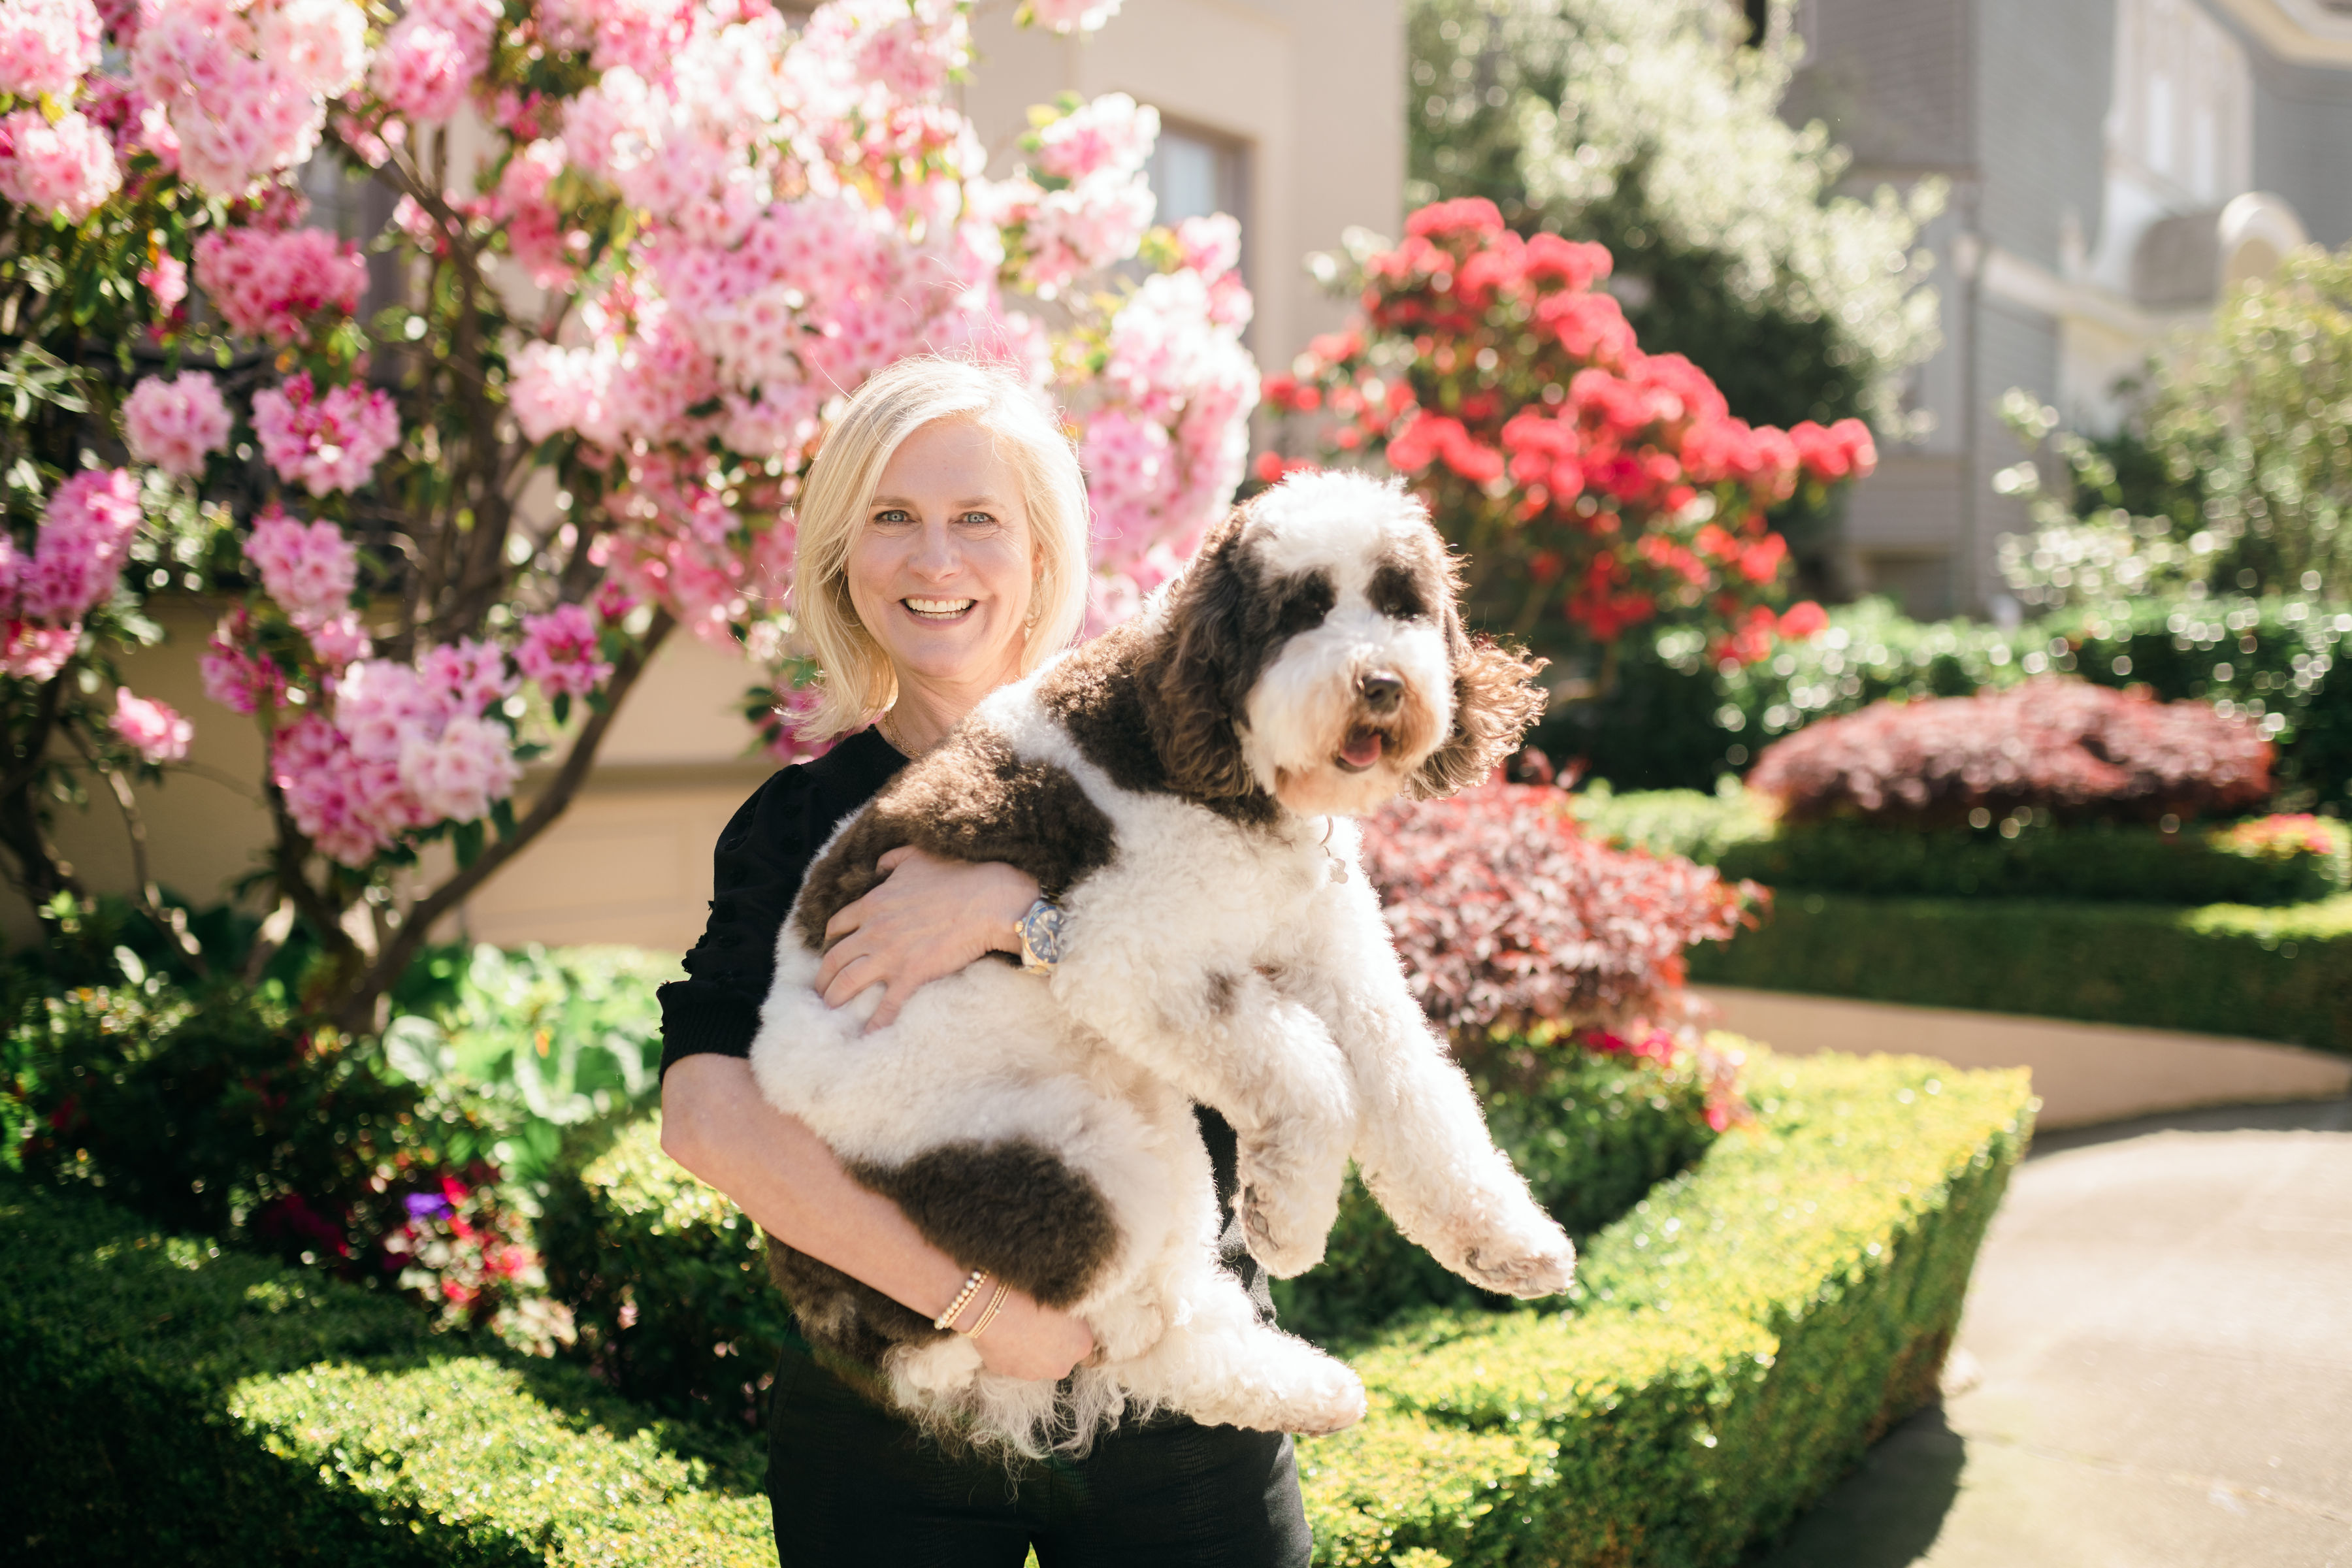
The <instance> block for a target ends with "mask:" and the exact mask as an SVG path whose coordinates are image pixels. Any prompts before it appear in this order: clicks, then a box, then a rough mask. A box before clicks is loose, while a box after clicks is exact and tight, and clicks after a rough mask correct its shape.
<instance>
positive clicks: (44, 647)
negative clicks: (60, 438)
mask: <svg viewBox="0 0 2352 1568" xmlns="http://www.w3.org/2000/svg"><path fill="white" fill-rule="evenodd" d="M139 516H140V513H139V484H138V481H137V480H135V479H132V478H131V475H130V473H129V472H127V471H126V470H124V469H121V468H89V469H85V470H84V471H83V472H81V473H79V474H76V475H74V476H73V477H72V478H71V479H68V480H66V481H65V482H64V483H63V484H61V485H59V486H58V488H57V489H56V491H55V492H54V493H52V494H51V495H50V497H49V500H48V504H47V506H45V507H44V508H43V509H42V511H41V526H40V531H39V532H38V533H37V535H36V537H35V539H34V542H33V553H32V557H31V558H30V559H29V560H28V559H26V557H25V556H24V555H23V554H21V553H20V552H18V551H17V549H16V542H14V541H13V540H11V539H10V538H8V537H7V535H6V534H5V533H0V618H5V623H6V631H5V643H0V673H5V674H8V675H16V676H22V677H24V678H25V679H29V680H47V679H50V678H52V677H53V676H55V675H56V674H57V673H58V671H59V670H61V669H63V668H65V666H66V661H67V660H68V659H69V658H72V657H73V655H74V650H75V648H76V647H79V643H80V640H81V620H82V617H83V616H86V615H88V614H89V612H90V610H91V609H92V608H94V607H95V606H96V605H100V604H101V603H103V602H104V601H105V600H106V598H107V597H108V596H109V595H111V594H112V593H113V592H114V580H115V578H116V576H117V575H119V574H121V571H122V563H123V562H124V561H125V560H127V559H128V558H129V556H130V552H131V536H132V535H133V534H134V533H136V532H137V531H138V529H139Z"/></svg>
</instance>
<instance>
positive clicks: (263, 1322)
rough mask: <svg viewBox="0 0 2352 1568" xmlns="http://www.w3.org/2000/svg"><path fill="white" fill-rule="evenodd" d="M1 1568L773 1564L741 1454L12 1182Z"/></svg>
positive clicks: (382, 1304) (559, 1373) (77, 1196)
mask: <svg viewBox="0 0 2352 1568" xmlns="http://www.w3.org/2000/svg"><path fill="white" fill-rule="evenodd" d="M0 1279H5V1280H7V1282H8V1288H7V1289H6V1290H5V1291H0V1367H5V1369H6V1370H5V1374H0V1560H5V1561H6V1562H8V1563H23V1564H26V1565H28V1568H29V1565H34V1564H39V1565H44V1568H46V1565H52V1564H54V1565H59V1568H64V1565H68V1564H70V1565H80V1564H89V1565H91V1568H99V1565H106V1568H113V1565H116V1564H121V1563H135V1562H142V1561H156V1562H168V1563H174V1564H179V1565H183V1568H213V1565H215V1564H217V1565H219V1568H245V1565H247V1564H252V1563H308V1562H322V1563H336V1564H338V1565H339V1568H393V1565H401V1568H406V1565H409V1564H415V1565H417V1568H425V1565H427V1564H433V1565H448V1564H465V1565H474V1564H483V1565H488V1564H498V1565H501V1568H504V1565H508V1564H512V1565H514V1568H523V1565H525V1564H559V1563H560V1564H574V1563H576V1564H583V1565H585V1564H591V1563H593V1564H598V1565H612V1568H617V1565H621V1564H643V1565H646V1568H654V1565H656V1564H659V1565H662V1568H672V1565H677V1564H688V1563H693V1564H713V1565H718V1564H741V1565H744V1568H750V1565H752V1564H762V1563H764V1564H772V1563H774V1561H775V1548H774V1545H773V1542H772V1539H771V1536H770V1531H769V1510H768V1504H767V1500H766V1497H765V1496H764V1495H763V1493H762V1492H761V1489H760V1486H759V1480H760V1475H761V1470H760V1464H761V1456H760V1454H759V1453H758V1451H757V1446H756V1445H755V1444H754V1443H751V1442H750V1441H747V1440H745V1439H742V1438H740V1437H739V1438H735V1439H732V1440H727V1439H722V1438H720V1437H719V1436H716V1435H714V1434H711V1433H709V1432H708V1431H706V1430H705V1429H703V1428H701V1427H699V1426H683V1427H680V1426H667V1425H664V1424H660V1423H652V1422H649V1421H648V1420H647V1419H646V1415H645V1414H644V1413H642V1412H640V1411H637V1410H635V1409H633V1408H632V1407H630V1406H628V1405H625V1404H623V1403H621V1402H620V1401H618V1400H615V1399H614V1398H613V1397H612V1395H611V1394H609V1393H606V1392H604V1390H602V1389H600V1388H599V1387H598V1386H597V1385H596V1384H594V1383H593V1381H592V1380H591V1379H589V1378H588V1377H587V1376H586V1375H584V1374H583V1373H580V1372H579V1371H577V1370H576V1369H573V1368H571V1367H567V1366H562V1365H559V1364H556V1363H549V1362H539V1361H532V1360H530V1359H528V1358H523V1357H518V1356H513V1355H509V1354H505V1353H501V1352H499V1351H498V1350H497V1349H495V1348H494V1347H487V1346H484V1345H480V1344H477V1343H475V1342H470V1341H467V1340H465V1339H462V1338H455V1337H443V1336H436V1335H434V1334H432V1333H431V1332H430V1331H429V1330H428V1329H427V1327H426V1324H425V1319H424V1317H423V1316H422V1314H420V1313H418V1312H417V1311H416V1310H415V1309H414V1308H413V1307H410V1306H407V1305H406V1304H404V1303H402V1302H399V1301H395V1300H390V1299H388V1298H386V1297H383V1296H382V1295H378V1294H373V1293H370V1292H366V1291H362V1290H360V1289H356V1288H354V1287H352V1286H347V1285H342V1284H339V1283H337V1282H335V1281H333V1280H331V1279H324V1278H322V1277H320V1276H319V1275H317V1274H315V1273H307V1272H303V1271H299V1270H296V1269H292V1268H287V1267H284V1266H282V1265H279V1264H277V1263H274V1262H272V1261H269V1260H268V1259H266V1258H259V1257H257V1256H255V1255H253V1254H249V1253H245V1252H239V1251H236V1250H233V1249H229V1248H225V1247H217V1246H215V1245H212V1244H210V1243H206V1242H202V1241H196V1240H191V1239H189V1238H187V1237H173V1236H169V1235H167V1234H164V1233H163V1232H160V1231H158V1230H156V1229H154V1228H153V1227H152V1226H150V1225H149V1224H148V1223H147V1222H145V1221H143V1220H141V1219H139V1218H136V1217H134V1216H132V1215H129V1214H127V1213H126V1212H124V1211H123V1210H121V1209H120V1208H118V1207H116V1206H114V1205H111V1204H110V1203H107V1202H105V1201H104V1200H102V1199H100V1198H98V1197H96V1196H93V1195H90V1194H88V1193H87V1192H86V1191H83V1192H73V1193H68V1192H58V1191H51V1190H47V1189H43V1188H39V1187H36V1186H33V1185H31V1184H27V1183H26V1182H25V1181H23V1180H22V1179H21V1178H18V1177H16V1176H13V1175H7V1174H5V1173H0Z"/></svg>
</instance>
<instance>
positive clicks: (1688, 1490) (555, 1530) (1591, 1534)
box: [0, 1058, 2028, 1568]
mask: <svg viewBox="0 0 2352 1568" xmlns="http://www.w3.org/2000/svg"><path fill="white" fill-rule="evenodd" d="M1755 1081H1756V1083H1757V1084H1758V1086H1759V1103H1758V1107H1757V1110H1758V1116H1759V1121H1758V1125H1757V1126H1756V1127H1755V1128H1753V1129H1743V1130H1740V1131H1734V1132H1731V1133H1729V1134H1727V1135H1726V1136H1725V1137H1723V1138H1721V1139H1719V1140H1717V1142H1716V1143H1715V1145H1714V1146H1713V1148H1712V1149H1710V1150H1709V1152H1707V1154H1706V1157H1705V1158H1704V1159H1702V1160H1701V1161H1699V1162H1698V1163H1697V1164H1696V1166H1694V1167H1692V1168H1691V1169H1690V1170H1688V1171H1686V1172H1685V1173H1684V1174H1682V1175H1680V1176H1678V1177H1675V1178H1674V1179H1673V1180H1671V1181H1668V1182H1666V1183H1664V1184H1661V1185H1660V1186H1659V1187H1658V1188H1656V1189H1654V1191H1653V1192H1651V1194H1649V1195H1648V1196H1647V1197H1646V1198H1644V1199H1643V1200H1641V1201H1640V1202H1638V1203H1637V1204H1636V1205H1634V1207H1633V1209H1632V1210H1631V1211H1629V1212H1628V1213H1626V1214H1625V1215H1623V1216H1622V1218H1620V1219H1618V1220H1617V1221H1616V1222H1615V1223H1614V1224H1612V1225H1611V1226H1609V1227H1608V1228H1607V1229H1606V1230H1604V1231H1603V1232H1602V1233H1601V1235H1599V1236H1598V1237H1595V1238H1594V1239H1593V1241H1592V1242H1591V1246H1590V1247H1589V1248H1588V1250H1587V1252H1586V1256H1585V1264H1584V1279H1585V1293H1584V1295H1583V1297H1582V1299H1581V1300H1580V1301H1578V1302H1577V1303H1576V1305H1575V1306H1574V1308H1573V1309H1572V1310H1570V1311H1567V1312H1564V1313H1537V1312H1531V1311H1518V1312H1510V1313H1502V1314H1490V1313H1484V1312H1452V1313H1440V1314H1436V1315H1434V1316H1422V1317H1418V1318H1413V1319H1411V1320H1409V1321H1406V1322H1405V1323H1402V1324H1400V1325H1398V1326H1397V1327H1395V1328H1394V1329H1392V1330H1391V1331H1390V1332H1389V1333H1388V1334H1387V1335H1385V1336H1383V1338H1382V1340H1381V1342H1379V1343H1378V1344H1376V1345H1373V1346H1371V1347H1370V1348H1368V1349H1366V1350H1365V1351H1364V1352H1362V1353H1361V1354H1360V1356H1359V1357H1358V1365H1359V1366H1360V1368H1361V1369H1362V1370H1363V1372H1364V1374H1365V1379H1366V1382H1367V1384H1368V1385H1369V1387H1370V1390H1371V1393H1372V1396H1373V1409H1372V1414H1371V1415H1370V1418H1369V1419H1368V1420H1366V1421H1365V1422H1364V1423H1363V1424H1362V1425H1361V1426H1359V1427H1358V1428H1356V1429H1354V1430H1352V1431H1349V1432H1347V1433H1343V1434H1341V1435H1339V1436H1336V1437H1331V1438H1323V1439H1317V1440H1314V1441H1311V1442H1309V1443H1307V1444H1305V1445H1303V1446H1302V1449H1301V1464H1302V1470H1303V1473H1304V1479H1305V1482H1306V1489H1307V1508H1308V1512H1309V1517H1310V1520H1311V1521H1312V1522H1313V1524H1314V1526H1315V1530H1316V1535H1317V1557H1318V1562H1323V1563H1333V1564H1386V1563H1391V1561H1395V1560H1402V1561H1407V1562H1419V1563H1426V1562H1428V1561H1429V1558H1428V1557H1427V1556H1422V1557H1418V1558H1416V1557H1414V1556H1412V1553H1414V1552H1423V1553H1435V1554H1437V1555H1439V1556H1441V1557H1443V1558H1444V1559H1446V1560H1449V1561H1451V1562H1452V1563H1455V1564H1458V1565H1460V1568H1471V1565H1473V1564H1478V1565H1486V1564H1502V1563H1520V1562H1526V1561H1530V1560H1534V1561H1544V1562H1558V1563H1570V1564H1576V1565H1580V1568H1582V1565H1588V1564H1589V1565H1592V1568H1600V1565H1602V1564H1622V1563H1628V1562H1675V1563H1693V1564H1724V1563H1730V1562H1733V1561H1735V1560H1736V1559H1737V1557H1738V1552H1739V1551H1740V1550H1741V1548H1742V1546H1743V1545H1744V1543H1746V1542H1748V1541H1749V1540H1751V1539H1753V1538H1755V1537H1756V1536H1758V1535H1759V1534H1761V1533H1765V1532H1769V1531H1772V1530H1774V1529H1777V1528H1779V1527H1780V1525H1782V1524H1784V1523H1785V1522H1786V1521H1787V1520H1788V1519H1789V1518H1790V1516H1791V1515H1792V1514H1793V1513H1794V1512H1795V1510H1797V1509H1799V1508H1801V1506H1803V1504H1804V1503H1805V1502H1806V1501H1808V1500H1811V1498H1812V1497H1813V1496H1815V1495H1817V1494H1818V1493H1819V1491H1820V1490H1821V1489H1823V1488H1824V1487H1826V1486H1827V1485H1828V1484H1829V1483H1830V1482H1831V1481H1832V1479H1835V1477H1836V1476H1837V1475H1838V1474H1839V1473H1840V1472H1841V1471H1842V1470H1843V1468H1845V1467H1846V1466H1847V1465H1848V1464H1850V1463H1851V1462H1852V1460H1853V1458H1854V1457H1855V1456H1857V1455H1858V1454H1859V1452H1860V1451H1861V1448H1862V1446H1863V1445H1864V1443H1865V1442H1867V1441H1868V1439H1869V1438H1870V1437H1871V1436H1874V1434H1875V1433H1876V1432H1877V1431H1878V1430H1880V1429H1882V1428H1883V1426H1885V1424H1886V1423H1887V1422H1889V1421H1891V1420H1894V1419H1896V1418H1899V1417H1900V1416H1901V1415H1904V1414H1906V1413H1907V1412H1908V1411H1909V1410H1910V1409H1912V1408H1914V1407H1916V1405H1917V1404H1919V1403H1920V1402H1921V1401H1922V1400H1923V1399H1924V1398H1926V1397H1927V1395H1928V1394H1929V1393H1930V1392H1931V1391H1932V1388H1933V1384H1934V1378H1935V1374H1936V1370H1937V1364H1938V1363H1939V1362H1940V1360H1941V1357H1942V1355H1943V1352H1944V1349H1945V1346H1946V1345H1947V1344H1948V1341H1949V1336H1950V1333H1951V1331H1952V1328H1953V1325H1954V1324H1955V1323H1956V1322H1957V1321H1958V1313H1959V1307H1960V1301H1961V1298H1962V1295H1963V1293H1964V1291H1965V1289H1966V1285H1967V1279H1968V1272H1969V1266H1970V1263H1971V1261H1972V1259H1973V1258H1974V1255H1975V1250H1976V1247H1977V1244H1978V1241H1979V1238H1980V1237H1981V1235H1982V1232H1983V1227H1984V1224H1985V1222H1986V1220H1987V1219H1988V1218H1990V1215H1991V1213H1992V1210H1993V1207H1994V1205H1996V1204H1997V1203H1998V1201H1999V1198H2000V1191H2001V1188H2002V1185H2003V1184H2004V1183H2005V1181H2006V1179H2007V1176H2008V1173H2009V1170H2010V1167H2011V1163H2012V1162H2013V1161H2014V1160H2015V1158H2016V1156H2017V1153H2018V1152H2019V1150H2020V1148H2021V1145H2022V1142H2023V1140H2024V1136H2025V1131H2026V1124H2027V1112H2026V1110H2025V1107H2026V1105H2027V1103H2028V1089H2027V1086H2026V1084H2025V1083H2024V1081H2023V1078H2022V1075H2021V1074H2014V1073H2005V1074H1989V1073H1967V1074H1957V1073H1953V1072H1951V1071H1950V1070H1949V1069H1948V1068H1943V1067H1941V1066H1940V1065H1938V1064H1935V1063H1929V1062H1923V1061H1918V1060H1914V1059H1905V1058H1894V1059H1886V1058H1881V1059H1878V1060H1874V1061H1868V1062H1862V1061H1853V1060H1850V1059H1837V1058H1814V1059H1810V1060H1805V1061H1792V1062H1779V1061H1774V1060H1771V1059H1770V1058H1766V1059H1765V1060H1763V1061H1762V1062H1760V1063H1759V1064H1758V1068H1757V1072H1756V1077H1755ZM0 1273H5V1277H6V1278H8V1279H10V1280H11V1281H12V1288H11V1289H10V1290H9V1291H8V1292H6V1293H5V1295H0V1356H5V1357H6V1359H7V1362H8V1364H9V1366H10V1368H11V1375H10V1377H9V1378H7V1379H5V1380H0V1531H6V1532H7V1534H6V1535H5V1536H0V1540H5V1542H6V1543H7V1547H8V1549H9V1554H10V1556H11V1558H12V1560H17V1561H25V1562H26V1563H32V1564H37V1565H40V1568H49V1565H51V1564H58V1565H68V1564H69V1565H73V1568H79V1565H81V1564H90V1565H92V1568H95V1565H97V1564H111V1563H121V1562H127V1561H137V1560H140V1559H142V1558H148V1557H160V1556H166V1555H168V1557H169V1558H170V1559H171V1560H172V1561H174V1562H178V1563H186V1564H189V1565H190V1568H212V1565H215V1564H219V1565H222V1568H226V1565H228V1564H238V1565H240V1568H241V1565H242V1564H244V1563H254V1562H278V1561H288V1562H297V1561H310V1560H312V1559H314V1558H323V1557H325V1556H328V1555H330V1554H331V1556H332V1557H333V1559H334V1560H335V1561H336V1562H338V1563H349V1564H359V1565H362V1568H373V1565H375V1564H379V1563H382V1564H394V1563H399V1564H406V1563H437V1564H443V1565H447V1568H475V1565H477V1564H498V1565H499V1568H506V1565H509V1564H514V1565H517V1568H520V1564H523V1563H553V1564H572V1563H581V1564H585V1563H602V1564H618V1565H623V1568H626V1565H631V1564H646V1565H650V1564H655V1563H660V1564H665V1565H667V1564H734V1563H745V1564H749V1563H763V1562H772V1561H773V1552H774V1547H773V1544H772V1539H771V1537H770V1533H769V1529H770V1526H769V1518H768V1507H767V1503H766V1500H765V1499H764V1498H762V1497H761V1496H760V1495H759V1492H758V1473H759V1472H758V1468H757V1463H758V1461H757V1456H756V1453H755V1451H754V1450H753V1448H752V1447H751V1445H750V1444H748V1443H746V1442H744V1441H743V1440H742V1439H740V1438H730V1437H724V1436H719V1435H718V1434H715V1433H712V1432H709V1430H708V1429H707V1428H703V1427H701V1426H698V1425H690V1424H689V1425H677V1426H673V1425H668V1424H666V1423H663V1422H661V1421H658V1420H648V1419H647V1418H646V1416H645V1415H643V1414H642V1413H639V1412H637V1411H635V1410H634V1409H632V1408H631V1407H630V1406H628V1405H624V1404H621V1403H619V1402H617V1401H615V1400H614V1398H613V1397H612V1396H611V1395H610V1394H608V1393H606V1392H604V1391H603V1390H601V1389H599V1388H598V1387H597V1386H596V1385H595V1384H593V1383H592V1382H590V1381H589V1380H588V1379H586V1378H585V1377H583V1376H582V1375H580V1374H579V1373H575V1372H572V1371H571V1370H569V1369H567V1368H564V1367H562V1366H561V1365H556V1364H551V1363H545V1362H527V1361H522V1360H518V1359H513V1358H509V1357H508V1356H506V1355H504V1354H502V1353H499V1352H496V1351H482V1350H477V1349H475V1348H474V1347H472V1346H470V1345H468V1344H467V1343H466V1342H462V1341H454V1340H450V1339H446V1338H444V1339H440V1340H430V1339H428V1338H427V1337H426V1335H425V1330H424V1328H423V1325H422V1324H421V1322H419V1321H418V1320H417V1319H416V1318H415V1315H414V1314H411V1313H408V1312H405V1311H403V1310H400V1309H398V1308H397V1307H395V1306H394V1305H393V1304H392V1303H389V1302H383V1301H380V1300H372V1299H370V1298H367V1297H365V1296H363V1295H362V1294H360V1293H358V1292H355V1291H353V1290H352V1289H350V1288H348V1287H345V1286H341V1285H339V1284H337V1283H335V1282H333V1281H323V1280H320V1279H316V1278H314V1277H309V1276H304V1275H299V1274H296V1273H294V1272H292V1271H290V1270H288V1269H285V1268H280V1267H278V1266H276V1265H273V1264H271V1263H269V1262H268V1261H266V1260H264V1259H261V1258H255V1257H252V1256H250V1255H247V1254H241V1253H238V1252H236V1251H234V1250H231V1249H226V1248H220V1247H211V1246H208V1245H206V1244H205V1243H202V1242H194V1241H190V1240H187V1239H184V1238H175V1237H169V1236H166V1235H163V1234H158V1233H156V1232H154V1231H152V1229H150V1228H149V1227H148V1226H145V1225H144V1224H142V1222H139V1221H137V1220H134V1219H132V1218H131V1217H130V1216H129V1215H125V1214H124V1213H123V1212H122V1211H121V1210H120V1209H118V1208H116V1207H114V1206H113V1205H109V1204H107V1203H105V1202H103V1201H101V1200H100V1199H98V1198H96V1197H94V1196H92V1195H89V1194H56V1193H47V1192H42V1191H39V1190H37V1189H33V1188H29V1187H27V1186H26V1185H25V1184H22V1183H21V1182H19V1181H18V1180H16V1178H12V1177H6V1176H0Z"/></svg>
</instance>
